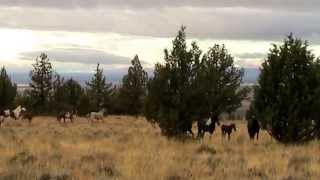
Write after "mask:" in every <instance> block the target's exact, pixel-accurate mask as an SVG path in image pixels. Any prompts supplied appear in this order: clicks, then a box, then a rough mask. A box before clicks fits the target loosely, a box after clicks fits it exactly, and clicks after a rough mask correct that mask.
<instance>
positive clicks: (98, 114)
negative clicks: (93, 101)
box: [87, 109, 106, 121]
mask: <svg viewBox="0 0 320 180" xmlns="http://www.w3.org/2000/svg"><path fill="white" fill-rule="evenodd" d="M105 111H106V110H105V109H101V110H100V111H99V112H90V113H89V114H88V115H87V117H88V118H89V121H93V120H97V121H99V120H101V121H103V117H104V113H105Z"/></svg>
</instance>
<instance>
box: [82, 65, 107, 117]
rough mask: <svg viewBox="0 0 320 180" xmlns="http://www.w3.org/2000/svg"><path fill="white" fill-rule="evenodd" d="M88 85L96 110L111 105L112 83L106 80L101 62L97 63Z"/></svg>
mask: <svg viewBox="0 0 320 180" xmlns="http://www.w3.org/2000/svg"><path fill="white" fill-rule="evenodd" d="M86 85H87V90H88V95H89V97H90V99H91V102H92V105H93V108H94V109H95V110H96V111H98V110H100V109H101V108H108V107H109V106H110V99H111V95H112V83H107V82H106V77H105V75H104V74H103V69H102V68H100V64H97V67H96V70H95V73H94V75H93V77H92V78H91V80H90V81H89V82H86Z"/></svg>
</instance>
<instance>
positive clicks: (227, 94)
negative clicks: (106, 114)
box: [146, 27, 248, 136]
mask: <svg viewBox="0 0 320 180" xmlns="http://www.w3.org/2000/svg"><path fill="white" fill-rule="evenodd" d="M172 44H173V48H172V50H171V51H170V52H169V51H168V50H165V63H164V64H156V66H155V70H154V77H153V78H151V79H150V80H149V82H148V94H147V100H146V117H147V119H148V120H150V121H152V122H154V123H158V124H159V126H160V128H161V130H162V132H163V133H164V134H166V135H168V136H175V135H181V134H184V133H185V132H186V131H190V130H191V128H192V123H193V121H194V120H200V119H202V118H205V117H209V116H210V115H211V118H215V119H218V117H219V115H220V114H221V113H223V112H232V111H234V110H235V109H236V108H237V107H239V106H240V104H241V101H242V100H243V99H244V98H245V97H246V94H247V92H248V89H246V88H240V83H241V82H242V77H243V70H241V69H238V68H236V67H235V65H234V62H233V58H232V57H231V55H230V54H228V52H227V50H226V48H225V47H224V46H219V45H215V46H214V47H212V48H211V49H210V50H209V51H208V53H206V54H205V55H203V56H202V58H201V55H202V51H201V50H200V49H199V47H198V46H197V44H196V43H195V42H193V43H192V45H191V48H190V49H189V50H188V49H187V44H186V35H185V27H182V28H181V30H180V31H179V32H178V35H177V37H176V38H175V39H174V41H173V43H172Z"/></svg>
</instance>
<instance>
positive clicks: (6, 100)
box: [0, 67, 17, 110]
mask: <svg viewBox="0 0 320 180" xmlns="http://www.w3.org/2000/svg"><path fill="white" fill-rule="evenodd" d="M16 95H17V85H16V84H14V83H13V82H12V81H11V79H10V77H9V76H8V74H7V71H6V69H5V67H2V68H1V70H0V99H1V100H0V110H1V109H2V110H3V109H5V108H11V107H12V105H13V102H14V98H15V97H16Z"/></svg>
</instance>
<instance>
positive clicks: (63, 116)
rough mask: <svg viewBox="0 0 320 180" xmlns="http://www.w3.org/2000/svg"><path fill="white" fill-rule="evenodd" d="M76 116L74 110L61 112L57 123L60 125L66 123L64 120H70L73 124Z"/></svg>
mask: <svg viewBox="0 0 320 180" xmlns="http://www.w3.org/2000/svg"><path fill="white" fill-rule="evenodd" d="M76 114H77V113H76V111H75V110H72V111H64V112H61V113H59V114H58V116H57V121H58V122H60V123H62V122H63V123H66V122H67V121H66V120H67V119H70V122H71V123H73V120H74V119H75V117H76Z"/></svg>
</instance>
